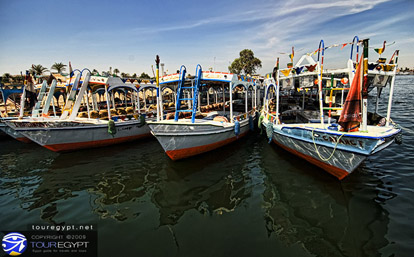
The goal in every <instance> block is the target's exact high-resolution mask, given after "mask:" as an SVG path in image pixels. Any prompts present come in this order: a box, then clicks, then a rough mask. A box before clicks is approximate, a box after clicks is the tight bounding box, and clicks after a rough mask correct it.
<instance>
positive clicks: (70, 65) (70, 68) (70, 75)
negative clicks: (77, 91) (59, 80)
mask: <svg viewBox="0 0 414 257" xmlns="http://www.w3.org/2000/svg"><path fill="white" fill-rule="evenodd" d="M72 73H73V69H72V64H71V63H70V62H69V77H72Z"/></svg>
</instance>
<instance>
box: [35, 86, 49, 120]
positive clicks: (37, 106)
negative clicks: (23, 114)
mask: <svg viewBox="0 0 414 257" xmlns="http://www.w3.org/2000/svg"><path fill="white" fill-rule="evenodd" d="M46 90H47V81H46V80H44V81H43V84H42V87H41V88H40V91H39V94H38V95H37V102H36V104H35V106H34V107H33V111H32V117H38V116H39V113H40V111H41V109H42V108H41V105H42V102H43V98H44V96H45V95H46V93H47V92H46Z"/></svg>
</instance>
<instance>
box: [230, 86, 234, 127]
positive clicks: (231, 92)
mask: <svg viewBox="0 0 414 257" xmlns="http://www.w3.org/2000/svg"><path fill="white" fill-rule="evenodd" d="M229 85H230V87H229V94H230V103H229V104H230V122H231V123H234V121H233V89H232V84H231V83H229Z"/></svg>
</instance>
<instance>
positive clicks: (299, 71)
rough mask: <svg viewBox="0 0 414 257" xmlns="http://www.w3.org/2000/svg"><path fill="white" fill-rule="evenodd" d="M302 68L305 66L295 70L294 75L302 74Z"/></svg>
mask: <svg viewBox="0 0 414 257" xmlns="http://www.w3.org/2000/svg"><path fill="white" fill-rule="evenodd" d="M304 67H305V66H302V67H297V68H295V72H296V74H297V75H299V74H300V73H301V72H302V70H303V68H304Z"/></svg>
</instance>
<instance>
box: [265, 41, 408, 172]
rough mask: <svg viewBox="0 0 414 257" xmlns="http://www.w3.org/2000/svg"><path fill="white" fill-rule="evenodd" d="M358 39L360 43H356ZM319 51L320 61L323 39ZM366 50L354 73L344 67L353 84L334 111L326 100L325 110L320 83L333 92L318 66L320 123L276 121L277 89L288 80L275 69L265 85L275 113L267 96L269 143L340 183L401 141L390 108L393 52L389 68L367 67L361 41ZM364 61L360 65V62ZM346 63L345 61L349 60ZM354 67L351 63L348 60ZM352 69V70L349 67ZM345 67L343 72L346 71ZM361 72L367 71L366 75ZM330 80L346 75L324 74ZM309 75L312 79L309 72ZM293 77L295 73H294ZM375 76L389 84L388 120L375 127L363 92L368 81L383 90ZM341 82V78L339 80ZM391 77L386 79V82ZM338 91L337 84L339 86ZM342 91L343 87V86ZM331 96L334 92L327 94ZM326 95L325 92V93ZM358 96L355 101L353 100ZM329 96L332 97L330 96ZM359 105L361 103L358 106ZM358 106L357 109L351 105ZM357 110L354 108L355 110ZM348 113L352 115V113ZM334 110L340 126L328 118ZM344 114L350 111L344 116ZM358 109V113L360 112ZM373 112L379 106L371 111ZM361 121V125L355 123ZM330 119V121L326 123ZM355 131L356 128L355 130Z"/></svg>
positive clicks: (366, 42) (266, 122) (393, 75)
mask: <svg viewBox="0 0 414 257" xmlns="http://www.w3.org/2000/svg"><path fill="white" fill-rule="evenodd" d="M357 41H358V40H357ZM321 43H322V47H321V44H320V46H319V48H318V49H322V50H320V52H322V60H323V53H324V49H325V47H324V45H323V41H321ZM358 44H361V45H362V47H363V48H364V56H363V58H362V56H361V61H360V62H359V63H358V68H357V70H356V71H355V75H354V71H353V70H352V65H351V66H348V70H349V71H350V72H349V73H348V75H349V76H347V77H346V78H347V79H349V81H352V84H351V87H350V89H349V91H350V92H349V93H348V94H347V98H346V101H345V103H341V104H342V106H340V107H332V99H331V100H330V102H329V107H324V106H323V102H324V98H323V94H322V91H323V90H324V88H323V85H324V86H325V90H326V87H328V89H329V90H333V87H331V85H333V83H332V84H330V83H326V81H325V82H322V81H323V80H324V77H323V76H322V71H323V61H322V63H320V62H319V58H318V62H317V63H316V64H317V66H316V67H317V75H318V90H319V107H320V110H319V120H318V123H292V124H284V123H283V122H282V121H280V119H279V118H280V117H279V111H278V105H279V91H280V85H281V81H283V80H284V79H285V78H286V76H285V77H284V76H280V72H283V70H280V69H279V67H278V66H277V67H275V70H274V73H273V78H267V79H266V80H265V84H266V88H267V89H266V96H268V94H269V93H268V92H271V91H272V90H273V91H274V92H275V94H276V111H275V112H274V113H272V110H270V109H269V98H267V99H265V103H266V104H265V106H264V109H263V112H262V116H261V119H262V124H263V125H264V126H265V127H266V131H267V134H268V136H269V137H270V138H271V140H272V141H273V142H274V143H276V144H277V145H278V146H280V147H281V148H283V149H285V150H287V151H289V152H291V153H293V154H295V155H297V156H299V157H301V158H303V159H305V160H307V161H309V162H310V163H312V164H314V165H316V166H319V167H320V168H322V169H324V170H326V171H327V172H329V173H330V174H332V175H334V176H335V177H337V178H338V179H340V180H341V179H343V178H345V177H346V176H348V175H349V174H350V173H352V172H353V171H354V170H355V169H356V168H357V167H358V166H359V165H360V164H361V163H362V162H363V161H364V160H365V159H366V158H367V157H369V156H370V155H372V154H375V153H377V152H379V151H381V150H382V149H384V148H386V147H388V146H389V145H390V144H392V143H393V142H394V141H395V140H396V139H399V135H400V132H401V129H400V128H399V127H398V126H397V125H396V124H394V123H393V122H392V121H391V117H390V114H391V105H392V95H393V90H394V82H395V74H396V70H397V60H398V51H397V52H396V53H397V54H396V55H394V56H393V58H392V60H391V61H390V64H386V68H385V69H377V68H375V69H368V67H367V64H368V40H367V39H365V40H362V41H359V42H358ZM363 60H364V61H363ZM348 63H349V62H348ZM351 63H352V62H351ZM349 68H351V69H349ZM346 70H347V69H345V71H346ZM364 71H365V72H364ZM307 72H308V71H305V72H302V73H301V76H306V75H307ZM324 73H329V75H331V76H327V77H328V78H327V80H330V81H331V82H333V81H334V80H335V79H338V80H341V78H335V74H341V73H342V75H341V76H344V75H343V73H344V70H341V71H339V72H336V71H334V70H331V71H329V72H328V71H324ZM308 75H315V74H312V73H308ZM292 76H293V77H297V74H296V75H292ZM368 76H370V77H372V78H373V79H371V80H366V81H365V83H364V80H363V78H364V77H368ZM376 76H387V81H388V82H389V84H390V98H389V102H388V110H387V116H386V118H384V120H382V121H381V122H379V123H378V121H376V122H375V123H374V122H373V121H370V120H368V112H367V108H368V106H367V99H366V95H367V92H366V89H367V88H368V86H369V85H368V83H373V86H376V87H383V86H385V85H386V84H385V83H375V82H374V81H376V80H378V78H376ZM342 78H344V77H342ZM388 78H389V79H388ZM337 87H338V88H341V86H340V85H339V83H338V85H337ZM342 88H345V86H344V85H342ZM331 92H332V91H331ZM326 95H328V92H327V93H326ZM353 96H356V97H357V98H358V97H359V98H358V99H354V98H353ZM330 98H332V94H331V97H330ZM361 103H362V104H361ZM354 105H356V107H355V106H354ZM354 107H355V108H354ZM352 109H355V110H356V111H354V112H352ZM324 110H325V111H326V112H328V111H329V117H328V119H326V117H325V114H324ZM332 110H339V111H341V112H342V113H341V116H340V118H339V123H340V124H341V125H338V124H336V123H333V122H332V120H331V117H330V114H331V111H332ZM348 110H349V111H350V112H348ZM358 110H359V111H358ZM375 110H376V111H377V108H376V109H375ZM347 117H349V118H355V119H351V120H350V121H349V120H348V121H346V120H345V118H347ZM358 119H359V121H357V120H358ZM327 121H328V122H327ZM355 127H356V128H355Z"/></svg>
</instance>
